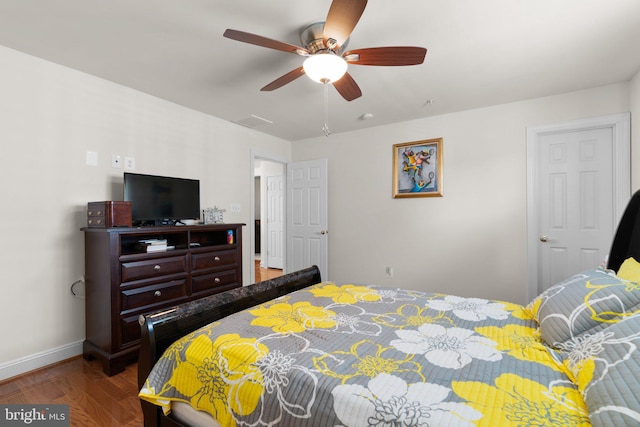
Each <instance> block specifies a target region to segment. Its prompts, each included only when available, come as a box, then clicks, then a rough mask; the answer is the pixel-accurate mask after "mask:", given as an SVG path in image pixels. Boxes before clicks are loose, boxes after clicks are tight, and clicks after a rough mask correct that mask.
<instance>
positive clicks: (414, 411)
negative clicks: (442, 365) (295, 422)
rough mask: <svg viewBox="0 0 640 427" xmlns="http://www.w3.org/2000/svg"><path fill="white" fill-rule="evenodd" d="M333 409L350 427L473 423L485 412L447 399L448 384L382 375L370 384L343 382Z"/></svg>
mask: <svg viewBox="0 0 640 427" xmlns="http://www.w3.org/2000/svg"><path fill="white" fill-rule="evenodd" d="M331 393H332V394H333V402H334V403H333V408H334V411H335V413H336V415H337V416H338V418H339V419H340V421H342V423H343V424H344V425H345V426H348V427H365V426H377V427H383V426H399V427H404V426H419V425H420V426H421V425H434V426H435V425H456V426H460V427H471V426H473V425H474V424H473V422H472V421H473V420H477V419H479V418H480V417H481V416H482V414H481V413H480V412H478V411H476V410H475V409H473V408H471V407H470V406H467V405H466V404H464V403H457V402H446V401H445V399H446V398H447V397H448V396H449V394H450V393H451V390H450V389H449V388H447V387H444V386H441V385H437V384H431V383H424V382H418V383H413V384H407V383H406V382H405V381H404V380H403V379H402V378H399V377H396V376H394V375H390V374H379V375H378V376H376V377H375V378H372V379H371V380H370V381H369V383H368V384H367V387H364V386H361V385H357V384H346V385H339V386H337V387H335V388H334V389H333V391H332V392H331Z"/></svg>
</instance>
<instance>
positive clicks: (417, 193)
mask: <svg viewBox="0 0 640 427" xmlns="http://www.w3.org/2000/svg"><path fill="white" fill-rule="evenodd" d="M393 197H394V198H400V197H442V138H435V139H426V140H424V141H414V142H405V143H402V144H394V145H393Z"/></svg>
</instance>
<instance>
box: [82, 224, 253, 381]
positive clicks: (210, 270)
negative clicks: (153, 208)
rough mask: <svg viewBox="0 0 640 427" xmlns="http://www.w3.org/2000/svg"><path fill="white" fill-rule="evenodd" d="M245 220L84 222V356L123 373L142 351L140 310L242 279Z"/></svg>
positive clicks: (211, 291) (198, 295) (233, 284)
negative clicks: (159, 224) (151, 224)
mask: <svg viewBox="0 0 640 427" xmlns="http://www.w3.org/2000/svg"><path fill="white" fill-rule="evenodd" d="M243 226H244V224H214V225H193V226H162V227H141V228H125V227H119V228H88V227H87V228H83V229H82V231H84V235H85V283H86V285H85V286H86V290H85V295H86V301H85V311H86V340H85V341H84V343H83V355H84V357H85V359H91V358H93V357H96V358H98V359H99V360H101V362H102V365H103V370H104V372H105V373H106V374H107V375H114V374H117V373H118V372H121V371H123V370H124V368H125V366H126V364H127V362H128V361H129V360H132V359H135V358H136V357H137V355H138V349H139V347H140V325H139V324H138V316H139V315H140V314H142V313H146V312H149V311H153V310H158V309H161V308H164V307H169V306H173V305H175V304H178V303H182V302H186V301H190V300H194V299H197V298H201V297H203V296H207V295H211V294H215V293H218V292H222V291H226V290H228V289H232V288H236V287H239V286H242V227H243ZM165 241H166V243H165V244H166V249H165V248H164V246H163V243H164V242H165ZM145 242H146V243H145ZM149 242H154V243H156V244H158V243H159V244H160V245H159V246H158V247H156V248H150V249H148V246H150V243H149ZM152 249H160V250H159V251H151V250H152Z"/></svg>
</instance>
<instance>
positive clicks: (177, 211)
mask: <svg viewBox="0 0 640 427" xmlns="http://www.w3.org/2000/svg"><path fill="white" fill-rule="evenodd" d="M124 200H125V201H127V202H131V218H132V220H133V224H134V225H173V224H176V223H179V221H180V220H183V219H199V218H200V181H199V180H197V179H185V178H172V177H168V176H157V175H143V174H138V173H130V172H125V173H124Z"/></svg>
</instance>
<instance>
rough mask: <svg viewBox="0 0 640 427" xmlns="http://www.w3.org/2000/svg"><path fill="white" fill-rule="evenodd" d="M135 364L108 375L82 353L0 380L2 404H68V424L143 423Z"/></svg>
mask: <svg viewBox="0 0 640 427" xmlns="http://www.w3.org/2000/svg"><path fill="white" fill-rule="evenodd" d="M137 375H138V364H137V363H134V364H130V365H128V366H127V368H126V369H125V371H124V372H122V373H120V374H118V375H114V376H112V377H109V376H107V375H105V374H104V373H103V372H102V365H101V364H100V363H99V362H98V361H95V360H94V361H91V362H89V361H86V360H84V359H83V358H82V357H81V356H78V357H75V358H73V359H69V360H66V361H63V362H60V363H56V364H55V365H51V366H48V367H45V368H42V369H38V370H35V371H32V372H29V373H27V374H24V375H20V376H18V377H14V378H11V379H9V380H6V381H4V382H0V402H2V403H3V404H8V403H16V404H68V405H69V418H70V425H72V426H78V427H85V426H104V427H107V426H113V427H116V426H123V427H134V426H137V427H139V426H142V423H143V422H142V410H141V409H140V401H139V400H138V384H137Z"/></svg>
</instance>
